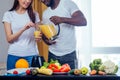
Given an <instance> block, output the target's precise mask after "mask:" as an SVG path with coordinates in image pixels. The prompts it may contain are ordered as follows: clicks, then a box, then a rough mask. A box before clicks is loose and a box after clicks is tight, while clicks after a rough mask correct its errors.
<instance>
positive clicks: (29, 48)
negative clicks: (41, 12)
mask: <svg viewBox="0 0 120 80" xmlns="http://www.w3.org/2000/svg"><path fill="white" fill-rule="evenodd" d="M35 16H36V20H35V22H36V23H37V22H39V21H40V19H39V16H38V13H37V12H35ZM30 21H31V20H30V18H29V16H28V13H27V11H26V12H25V13H24V14H18V13H16V11H7V12H5V14H4V16H3V20H2V22H8V23H10V24H11V29H12V32H13V34H14V33H16V32H18V31H19V30H20V29H21V28H22V27H24V26H25V25H26V24H27V23H28V22H30ZM34 31H35V28H34V27H31V28H29V29H28V30H26V31H24V32H23V33H22V34H21V35H20V37H19V38H18V39H17V40H16V41H14V42H13V43H10V44H9V49H8V54H11V55H15V56H31V55H38V50H37V45H36V42H35V39H34Z"/></svg>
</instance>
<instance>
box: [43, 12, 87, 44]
mask: <svg viewBox="0 0 120 80" xmlns="http://www.w3.org/2000/svg"><path fill="white" fill-rule="evenodd" d="M50 20H51V21H52V22H53V23H54V24H55V25H57V24H60V23H67V24H71V25H75V26H86V25H87V21H86V19H85V17H84V15H83V13H82V12H81V11H76V12H75V13H73V15H72V17H71V18H66V17H59V16H52V17H51V18H50ZM43 40H44V41H45V43H46V44H48V45H51V44H55V43H56V42H55V41H51V40H48V39H47V38H45V36H43Z"/></svg>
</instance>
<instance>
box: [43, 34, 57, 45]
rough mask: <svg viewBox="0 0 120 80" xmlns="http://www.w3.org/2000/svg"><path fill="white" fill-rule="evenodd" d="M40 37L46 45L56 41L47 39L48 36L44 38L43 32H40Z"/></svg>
mask: <svg viewBox="0 0 120 80" xmlns="http://www.w3.org/2000/svg"><path fill="white" fill-rule="evenodd" d="M42 39H43V41H44V42H45V43H46V44H47V45H52V44H55V43H56V41H54V40H53V41H52V40H49V39H48V38H46V36H45V35H44V34H42Z"/></svg>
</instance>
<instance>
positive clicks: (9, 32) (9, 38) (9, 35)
mask: <svg viewBox="0 0 120 80" xmlns="http://www.w3.org/2000/svg"><path fill="white" fill-rule="evenodd" d="M31 26H35V25H34V23H32V22H29V23H28V24H26V25H25V26H24V27H23V28H21V29H20V30H19V31H18V32H16V33H14V34H13V32H12V29H11V24H10V23H8V22H4V28H5V33H6V38H7V41H8V43H12V42H14V41H15V40H17V39H18V38H19V36H20V35H21V34H22V33H23V32H24V31H25V30H27V29H29V28H30V27H31Z"/></svg>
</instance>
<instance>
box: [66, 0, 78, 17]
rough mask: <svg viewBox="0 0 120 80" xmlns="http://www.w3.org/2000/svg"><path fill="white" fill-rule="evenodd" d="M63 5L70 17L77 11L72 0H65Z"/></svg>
mask: <svg viewBox="0 0 120 80" xmlns="http://www.w3.org/2000/svg"><path fill="white" fill-rule="evenodd" d="M64 4H65V6H66V8H68V10H69V12H70V13H71V15H72V14H73V13H74V12H76V11H78V10H79V8H78V6H77V5H76V4H75V3H74V2H73V1H72V0H66V2H64Z"/></svg>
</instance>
